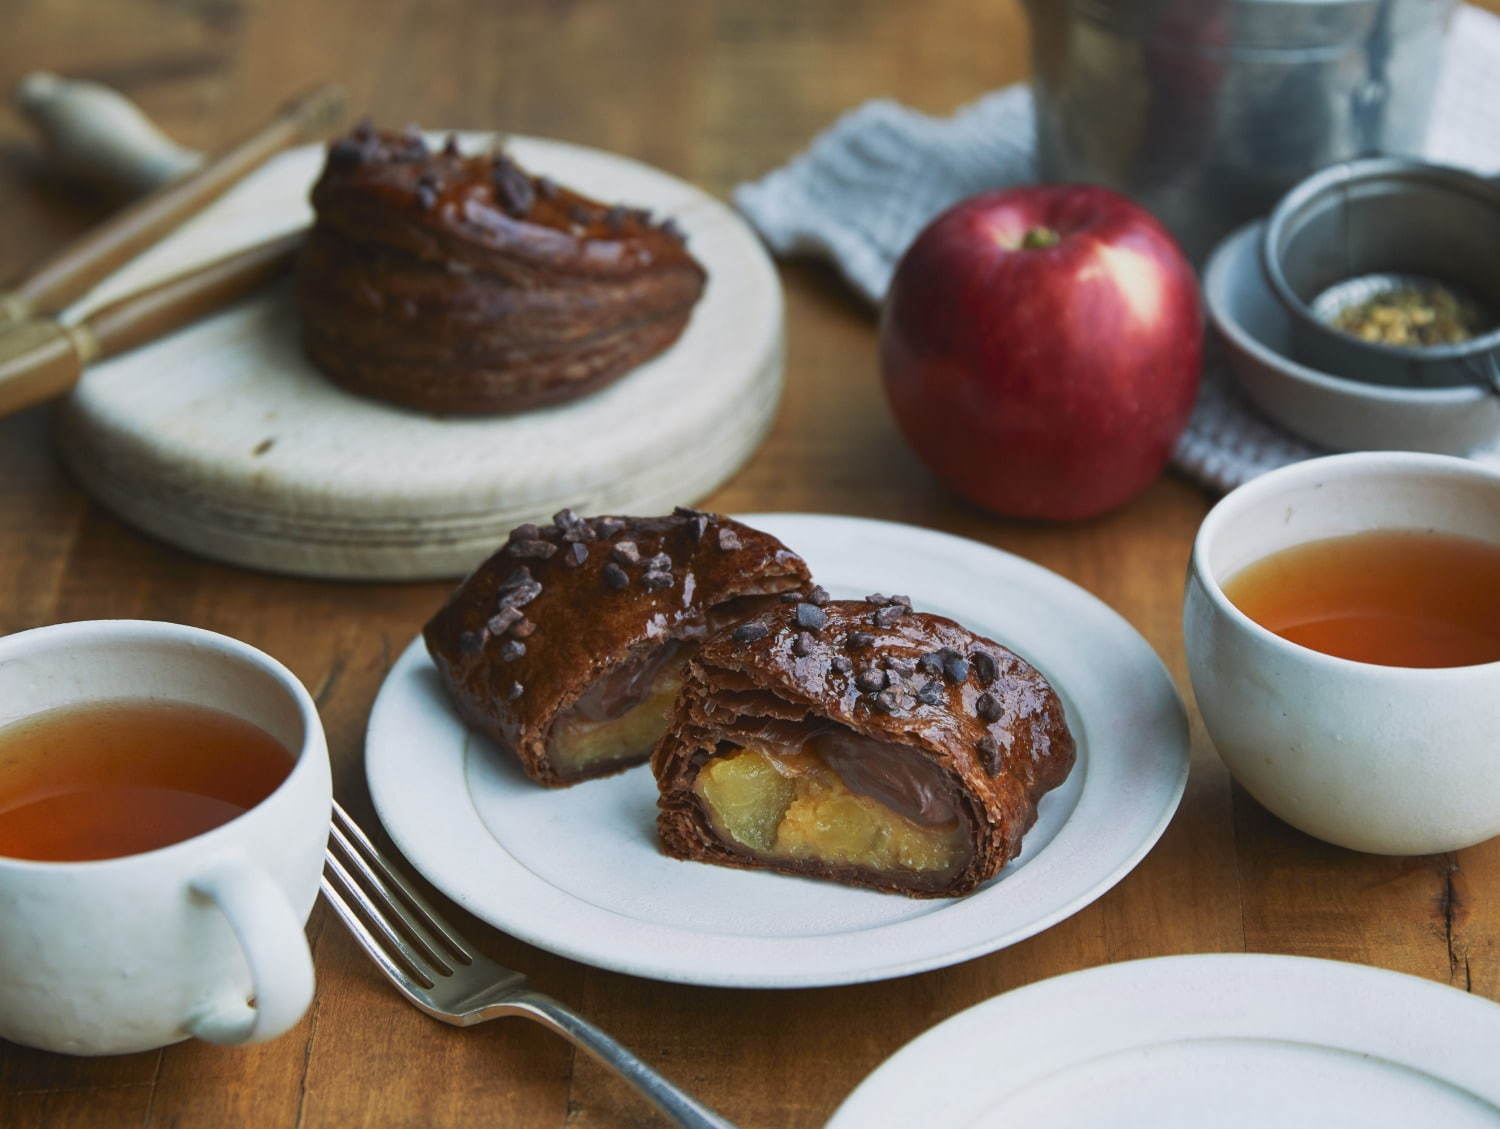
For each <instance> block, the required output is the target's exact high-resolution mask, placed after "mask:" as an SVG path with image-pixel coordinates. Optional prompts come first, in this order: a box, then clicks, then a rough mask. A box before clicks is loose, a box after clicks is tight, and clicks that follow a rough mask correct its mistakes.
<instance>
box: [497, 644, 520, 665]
mask: <svg viewBox="0 0 1500 1129" xmlns="http://www.w3.org/2000/svg"><path fill="white" fill-rule="evenodd" d="M525 653H526V644H525V643H523V642H521V641H520V640H519V639H507V640H506V641H505V642H503V643H501V644H500V648H499V655H500V659H501V661H502V662H508V663H509V662H515V661H516V660H517V659H518V658H520V657H521V656H522V655H524V654H525Z"/></svg>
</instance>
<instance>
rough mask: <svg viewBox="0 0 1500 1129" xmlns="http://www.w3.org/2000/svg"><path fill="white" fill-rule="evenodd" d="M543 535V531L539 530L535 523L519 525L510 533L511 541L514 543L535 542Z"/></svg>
mask: <svg viewBox="0 0 1500 1129" xmlns="http://www.w3.org/2000/svg"><path fill="white" fill-rule="evenodd" d="M541 535H542V531H541V530H540V529H539V528H537V526H536V524H535V523H534V522H530V521H528V522H526V523H525V524H524V525H518V526H516V527H515V528H514V529H512V530H511V531H510V539H511V540H512V541H535V540H536V539H537V538H538V537H540V536H541Z"/></svg>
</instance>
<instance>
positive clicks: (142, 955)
mask: <svg viewBox="0 0 1500 1129" xmlns="http://www.w3.org/2000/svg"><path fill="white" fill-rule="evenodd" d="M112 698H155V699H163V700H169V701H180V702H189V703H193V704H196V705H202V706H209V707H213V708H215V709H219V710H222V711H224V712H226V713H230V714H234V715H236V716H237V717H240V718H243V719H244V720H247V721H250V722H253V723H254V724H256V725H258V726H260V727H261V728H262V729H264V730H265V731H266V732H267V733H269V734H270V735H271V736H272V737H274V738H276V740H278V741H279V742H281V744H282V745H284V746H285V747H286V748H287V749H288V750H289V751H291V752H292V753H293V754H295V757H296V764H295V765H294V767H293V768H292V771H291V773H290V775H288V777H287V779H286V780H285V781H283V782H282V784H281V785H280V786H279V787H278V788H277V789H276V791H274V792H273V793H272V794H271V795H270V796H268V797H267V798H266V799H265V800H263V801H262V802H261V803H259V804H257V805H256V806H255V807H254V808H252V809H250V810H249V811H247V812H245V813H244V814H243V815H240V816H238V817H237V818H235V819H232V820H230V821H229V822H228V823H225V824H223V825H221V826H219V827H216V828H214V829H213V830H211V831H208V832H205V833H204V834H202V835H198V836H196V837H194V838H192V839H187V840H184V841H183V842H180V843H175V844H172V845H171V846H167V847H163V848H161V849H159V850H154V851H147V852H144V853H141V854H135V855H126V856H123V857H120V858H112V859H101V860H98V861H88V862H35V861H27V860H23V859H13V858H0V1037H3V1038H6V1039H10V1040H12V1041H13V1042H17V1043H25V1044H27V1045H29V1046H34V1047H41V1048H44V1049H47V1050H54V1051H65V1052H68V1053H71V1054H117V1053H125V1052H130V1051H140V1050H147V1049H149V1048H152V1047H160V1046H164V1045H166V1044H168V1043H173V1042H177V1041H179V1040H181V1039H186V1038H188V1037H189V1036H192V1035H196V1036H198V1037H199V1038H202V1039H207V1040H210V1041H212V1042H218V1043H245V1042H257V1041H260V1040H262V1039H269V1038H272V1037H273V1036H276V1035H279V1034H281V1033H282V1032H284V1031H286V1030H287V1029H288V1028H289V1027H291V1026H292V1025H293V1024H295V1023H296V1022H297V1020H298V1019H300V1018H301V1016H302V1013H303V1012H304V1011H305V1010H306V1009H307V1005H308V1003H309V1002H311V1000H312V992H313V972H312V959H311V957H310V955H309V953H308V948H307V939H306V937H305V935H304V934H303V931H302V930H303V924H304V922H305V921H306V920H307V916H308V914H309V913H310V912H311V910H312V905H313V902H314V900H315V899H316V897H317V892H318V881H319V877H320V875H321V872H322V860H323V851H324V847H325V845H326V842H327V837H328V820H329V810H330V806H331V788H330V783H329V770H328V749H327V746H326V744H325V743H324V737H323V729H322V726H321V724H320V723H319V720H318V714H317V710H316V708H315V707H314V705H313V702H312V699H311V698H310V697H309V696H308V693H307V691H306V690H305V689H304V688H303V686H302V684H301V683H300V682H298V681H297V679H296V678H295V677H294V676H293V675H292V674H291V673H290V672H289V671H288V670H287V669H286V668H285V667H283V666H282V665H281V664H280V663H278V662H276V660H274V659H272V658H270V657H268V656H267V655H264V654H262V653H261V652H259V651H257V650H255V649H254V648H253V647H250V646H247V645H246V644H244V643H241V642H238V641H237V640H234V639H230V638H227V637H225V636H223V635H216V634H214V633H212V632H209V631H202V630H199V629H197V628H193V627H183V626H179V625H177V624H171V623H155V622H145V621H133V620H105V621H96V622H85V623H65V624H59V625H57V626H54V627H42V628H37V629H36V630H34V631H23V632H20V633H18V634H15V635H10V636H7V637H5V638H3V639H0V726H3V725H8V724H10V723H11V722H14V721H18V720H20V719H22V718H24V717H27V716H30V715H32V714H37V713H40V712H42V711H44V710H50V709H54V708H58V707H62V706H68V705H72V704H75V703H84V702H92V701H101V700H106V699H112ZM252 1000H253V1004H252V1002H251V1001H252Z"/></svg>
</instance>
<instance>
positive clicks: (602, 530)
mask: <svg viewBox="0 0 1500 1129" xmlns="http://www.w3.org/2000/svg"><path fill="white" fill-rule="evenodd" d="M624 528H625V523H624V522H623V521H621V520H620V519H619V518H617V517H596V518H595V519H594V532H595V533H597V534H598V535H599V536H600V537H601V538H604V537H613V536H614V535H615V534H616V533H619V532H620V531H621V530H622V529H624Z"/></svg>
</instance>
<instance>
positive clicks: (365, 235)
mask: <svg viewBox="0 0 1500 1129" xmlns="http://www.w3.org/2000/svg"><path fill="white" fill-rule="evenodd" d="M312 203H313V208H314V211H315V213H316V220H315V222H314V224H313V227H312V230H311V232H310V233H309V235H308V238H307V241H306V243H305V245H304V247H303V250H302V253H301V257H300V260H299V263H298V276H297V302H298V309H299V312H300V314H301V319H302V337H303V346H304V348H305V350H306V351H307V354H308V356H309V357H310V358H311V359H312V361H313V363H314V364H316V365H317V366H318V368H319V369H321V370H322V371H323V372H324V373H325V374H326V375H327V376H329V377H330V378H331V379H332V380H334V381H335V382H336V383H338V384H340V385H343V386H344V387H346V388H348V389H350V390H351V391H354V392H359V393H361V394H365V395H370V396H374V397H377V398H380V399H383V400H388V401H392V402H395V403H398V404H402V405H404V406H408V407H413V408H420V409H423V410H427V411H434V412H453V413H489V412H511V411H519V410H522V409H526V408H531V407H537V406H540V405H543V404H553V403H560V402H563V401H566V400H570V399H574V398H576V397H578V396H582V395H584V394H586V393H587V392H589V391H592V390H593V389H596V388H598V387H601V386H602V385H604V384H606V383H608V382H609V381H611V380H613V379H615V378H616V377H618V376H620V375H622V374H624V373H625V372H627V371H629V370H630V369H632V368H634V367H636V366H637V365H639V364H641V363H642V362H644V361H646V360H647V359H649V358H650V357H652V356H655V355H656V354H657V353H659V352H661V351H662V350H664V349H666V348H667V347H668V346H670V345H671V344H672V342H673V341H675V340H676V339H677V337H678V336H679V335H680V334H681V332H682V330H683V328H684V327H685V326H686V324H687V321H688V317H689V315H690V314H691V312H692V308H693V305H694V303H696V302H697V300H698V298H699V296H700V295H701V294H702V291H703V287H704V283H705V280H706V275H705V273H704V271H703V269H702V267H701V266H699V264H698V263H697V262H696V260H694V259H693V257H692V256H691V255H690V254H689V253H688V252H687V250H686V248H685V247H684V245H683V241H682V237H681V236H680V234H679V233H678V232H677V231H676V229H675V227H673V226H672V225H671V224H670V223H668V224H656V223H654V222H653V221H652V220H651V217H650V216H649V215H648V214H647V213H645V212H642V211H639V210H636V209H630V208H626V207H624V206H620V205H615V206H611V205H607V204H603V203H601V202H599V201H596V200H592V199H590V198H588V197H586V196H582V195H580V194H578V193H576V192H572V191H570V190H568V189H566V188H563V187H561V186H558V185H555V184H552V182H550V181H548V180H547V179H546V178H544V177H533V176H531V175H529V174H528V173H526V172H525V171H524V170H522V169H521V168H520V166H518V165H517V164H516V163H515V162H514V161H512V160H510V159H509V158H508V157H506V156H504V155H498V156H463V155H461V154H460V153H459V152H458V151H457V149H456V147H450V148H446V149H442V150H438V151H431V150H429V149H428V148H427V146H426V144H425V143H424V142H423V140H422V138H421V136H420V135H419V134H416V133H406V134H393V133H377V132H375V131H373V130H369V129H367V128H366V129H362V130H357V131H356V132H355V133H353V134H351V135H350V136H348V137H344V138H340V139H339V140H337V141H335V142H333V143H332V144H331V145H330V147H329V152H328V160H327V164H326V165H325V167H324V170H323V174H322V176H321V177H320V178H319V180H318V182H317V184H316V185H315V186H314V188H313V192H312Z"/></svg>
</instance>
